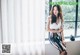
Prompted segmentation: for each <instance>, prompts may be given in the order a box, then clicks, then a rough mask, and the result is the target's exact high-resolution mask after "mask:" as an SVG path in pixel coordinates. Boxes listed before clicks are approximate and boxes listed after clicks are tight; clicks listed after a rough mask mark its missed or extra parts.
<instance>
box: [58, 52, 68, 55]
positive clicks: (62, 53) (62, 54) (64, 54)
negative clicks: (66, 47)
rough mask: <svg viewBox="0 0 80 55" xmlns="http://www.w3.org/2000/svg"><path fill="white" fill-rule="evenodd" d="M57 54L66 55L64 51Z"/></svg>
mask: <svg viewBox="0 0 80 55" xmlns="http://www.w3.org/2000/svg"><path fill="white" fill-rule="evenodd" d="M59 52H60V55H67V52H66V51H59Z"/></svg>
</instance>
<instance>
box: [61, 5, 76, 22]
mask: <svg viewBox="0 0 80 55" xmlns="http://www.w3.org/2000/svg"><path fill="white" fill-rule="evenodd" d="M61 7H62V12H63V18H64V21H75V17H76V16H75V14H76V13H75V10H76V6H73V5H61Z"/></svg>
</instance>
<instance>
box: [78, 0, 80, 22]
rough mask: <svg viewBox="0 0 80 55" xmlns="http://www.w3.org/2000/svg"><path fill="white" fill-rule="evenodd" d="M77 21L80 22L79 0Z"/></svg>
mask: <svg viewBox="0 0 80 55" xmlns="http://www.w3.org/2000/svg"><path fill="white" fill-rule="evenodd" d="M78 21H80V0H79V6H78Z"/></svg>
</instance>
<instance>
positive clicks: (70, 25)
mask: <svg viewBox="0 0 80 55" xmlns="http://www.w3.org/2000/svg"><path fill="white" fill-rule="evenodd" d="M74 29H75V22H64V37H68V36H71V35H73V36H74V33H75V32H74V31H75V30H74Z"/></svg>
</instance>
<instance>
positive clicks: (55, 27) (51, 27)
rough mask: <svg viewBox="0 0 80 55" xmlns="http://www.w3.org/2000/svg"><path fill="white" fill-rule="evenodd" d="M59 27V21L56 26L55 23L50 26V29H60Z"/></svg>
mask: <svg viewBox="0 0 80 55" xmlns="http://www.w3.org/2000/svg"><path fill="white" fill-rule="evenodd" d="M60 27H61V19H60V20H59V23H58V24H56V23H52V24H50V29H60Z"/></svg>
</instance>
